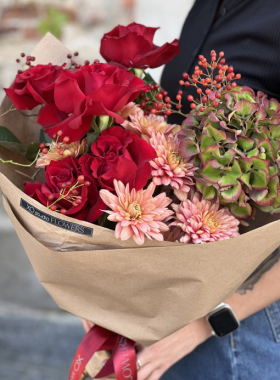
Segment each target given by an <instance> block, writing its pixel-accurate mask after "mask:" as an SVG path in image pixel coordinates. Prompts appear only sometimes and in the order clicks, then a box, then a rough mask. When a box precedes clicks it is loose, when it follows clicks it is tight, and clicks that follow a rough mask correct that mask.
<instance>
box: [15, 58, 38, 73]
mask: <svg viewBox="0 0 280 380" xmlns="http://www.w3.org/2000/svg"><path fill="white" fill-rule="evenodd" d="M20 56H21V58H25V62H24V65H27V66H31V65H32V62H34V61H35V59H36V58H35V57H32V55H28V56H26V55H25V53H21V55H20ZM16 62H17V63H20V62H21V60H20V58H17V59H16ZM17 73H18V74H22V73H23V70H18V72H17Z"/></svg>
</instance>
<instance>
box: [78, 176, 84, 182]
mask: <svg viewBox="0 0 280 380" xmlns="http://www.w3.org/2000/svg"><path fill="white" fill-rule="evenodd" d="M77 180H78V183H84V180H85V176H84V175H79V177H78V178H77Z"/></svg>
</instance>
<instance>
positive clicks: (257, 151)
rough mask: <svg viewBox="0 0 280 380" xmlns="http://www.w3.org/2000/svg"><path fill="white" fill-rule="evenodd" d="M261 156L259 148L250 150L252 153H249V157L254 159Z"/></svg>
mask: <svg viewBox="0 0 280 380" xmlns="http://www.w3.org/2000/svg"><path fill="white" fill-rule="evenodd" d="M258 154H259V150H258V149H257V148H255V149H252V150H250V152H248V153H247V157H249V158H250V157H254V156H257V155H258Z"/></svg>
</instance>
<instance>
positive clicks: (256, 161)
mask: <svg viewBox="0 0 280 380" xmlns="http://www.w3.org/2000/svg"><path fill="white" fill-rule="evenodd" d="M252 160H253V169H255V170H259V169H261V170H265V171H266V173H267V174H268V173H269V161H268V160H263V159H261V158H258V157H253V158H252Z"/></svg>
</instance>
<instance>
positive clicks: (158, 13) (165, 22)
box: [134, 0, 195, 81]
mask: <svg viewBox="0 0 280 380" xmlns="http://www.w3.org/2000/svg"><path fill="white" fill-rule="evenodd" d="M194 1H195V0H136V6H135V13H134V16H135V17H134V19H135V22H138V23H139V24H144V25H146V26H153V27H160V29H159V30H157V32H156V34H155V40H154V42H155V44H156V45H159V46H161V45H163V44H164V43H165V42H171V41H173V40H174V38H179V36H180V33H181V29H182V26H183V23H184V21H185V19H186V17H187V15H188V13H189V11H190V9H191V8H192V6H193V4H194ZM162 70H163V68H159V69H153V70H151V71H150V72H151V74H152V76H153V78H154V79H155V80H156V81H159V79H160V76H161V72H162Z"/></svg>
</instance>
